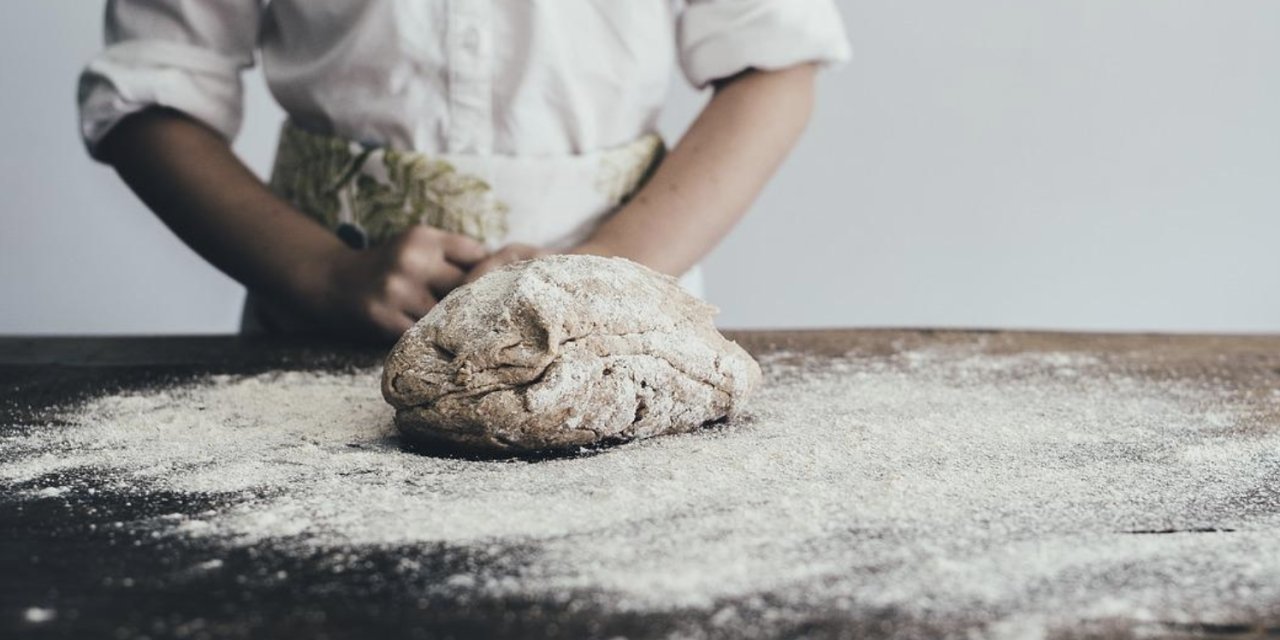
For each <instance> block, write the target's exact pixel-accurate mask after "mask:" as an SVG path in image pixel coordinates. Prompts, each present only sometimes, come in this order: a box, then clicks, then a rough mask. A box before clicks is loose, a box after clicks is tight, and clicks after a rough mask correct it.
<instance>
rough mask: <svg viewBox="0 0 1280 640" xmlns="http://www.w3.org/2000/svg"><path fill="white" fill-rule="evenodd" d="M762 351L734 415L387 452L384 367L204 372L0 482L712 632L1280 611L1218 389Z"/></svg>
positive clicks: (67, 440) (1093, 371)
mask: <svg viewBox="0 0 1280 640" xmlns="http://www.w3.org/2000/svg"><path fill="white" fill-rule="evenodd" d="M763 365H764V371H765V381H766V382H765V386H764V388H763V390H762V392H761V393H760V395H759V397H758V398H757V399H756V400H755V401H754V402H753V403H752V404H751V405H750V406H749V408H748V414H750V415H749V416H748V418H747V419H745V420H742V421H739V422H737V423H735V424H730V425H726V426H723V427H719V428H713V429H709V430H704V431H701V432H697V433H693V434H688V435H683V436H674V437H667V438H659V439H655V440H651V441H644V442H637V443H632V444H629V445H624V446H621V447H616V448H613V449H609V450H606V451H603V452H600V453H596V454H593V455H585V456H582V457H577V458H567V459H553V460H545V461H540V462H519V461H509V462H483V461H467V460H456V459H441V458H432V457H425V456H421V455H416V454H413V453H408V452H403V451H401V450H400V449H399V447H398V442H397V440H396V438H395V435H394V434H395V430H394V427H393V424H392V410H391V409H390V407H388V406H386V405H385V404H384V403H383V401H382V399H381V397H380V396H379V390H378V376H379V372H378V371H375V370H364V371H356V372H351V373H316V372H290V373H277V374H268V375H258V376H251V377H228V376H212V377H209V378H208V379H205V380H202V381H198V382H196V383H191V384H186V385H182V386H178V387H173V388H168V389H164V390H145V391H138V392H128V393H121V394H117V395H109V396H105V397H100V398H97V399H94V400H91V401H89V402H87V403H85V404H82V405H79V406H77V407H74V408H69V409H67V410H66V413H65V415H62V416H60V418H61V419H62V420H66V421H68V422H69V423H70V425H71V426H67V427H49V428H37V429H27V430H24V431H23V432H22V433H23V435H17V436H11V437H7V438H4V439H3V440H0V451H4V452H5V455H4V456H3V457H0V483H23V486H24V487H27V489H26V490H27V491H28V492H30V493H31V494H32V495H35V496H44V497H49V496H57V495H59V494H60V493H61V492H64V491H66V490H67V488H66V487H65V486H64V485H65V484H66V483H67V482H68V481H67V480H66V478H67V477H69V476H68V472H73V471H79V472H78V473H74V474H71V475H73V476H74V477H75V478H77V479H78V480H76V481H78V482H84V481H85V480H84V479H85V478H86V477H88V478H92V482H93V483H94V485H95V486H96V488H97V489H99V490H102V489H109V490H112V491H117V492H119V491H123V492H132V493H136V494H138V495H140V496H143V497H145V496H146V495H148V494H152V493H155V492H162V491H163V492H177V493H179V494H216V495H219V496H224V497H226V498H228V499H227V500H224V501H222V502H221V504H224V505H226V506H224V507H220V508H217V509H215V510H212V511H209V512H206V513H204V514H201V515H199V516H188V515H183V516H172V517H161V518H156V519H153V520H149V521H146V522H132V523H126V524H125V526H127V527H135V528H139V529H151V530H153V531H157V532H159V533H160V534H161V535H174V536H191V537H196V538H201V539H206V540H209V541H211V542H212V543H215V544H219V545H229V546H241V545H257V544H271V545H276V546H278V547H279V548H281V549H286V550H288V549H298V550H300V552H304V551H307V550H313V549H315V548H317V547H319V548H341V549H354V550H356V551H354V553H358V550H359V549H360V548H361V547H369V546H376V547H387V546H398V545H425V544H440V543H444V544H447V545H456V546H464V547H479V548H485V547H487V546H493V547H494V548H496V549H503V548H512V547H519V548H522V549H526V550H528V551H529V553H528V554H527V557H525V558H523V559H522V563H523V565H522V566H520V567H517V568H515V569H513V571H512V572H511V573H510V575H500V576H484V575H468V574H459V575H457V576H454V577H452V578H450V579H449V580H446V581H445V582H444V584H441V585H439V587H438V588H440V589H455V590H471V591H476V590H478V591H481V592H484V593H487V594H491V595H499V596H501V595H531V596H535V597H536V596H539V595H546V594H563V593H566V592H567V591H569V590H583V591H585V592H590V593H594V594H596V596H595V597H598V598H600V599H602V600H603V601H606V602H608V603H609V606H611V607H614V608H618V609H628V610H668V609H672V608H695V609H705V610H706V611H707V612H708V616H709V617H708V619H709V620H710V621H711V623H712V624H733V622H734V621H735V620H738V619H740V618H741V617H742V616H746V615H754V614H752V612H753V611H754V612H755V614H758V613H759V612H760V611H766V612H767V613H768V615H769V616H774V617H788V616H790V617H793V618H798V619H802V618H803V617H804V615H805V613H806V612H809V611H815V610H819V609H821V610H822V611H824V612H826V613H825V614H824V615H828V616H829V615H832V614H831V612H837V613H839V612H844V613H847V614H848V615H850V616H857V615H860V614H865V613H867V612H874V611H886V610H888V611H896V612H905V613H906V614H908V615H911V616H913V617H915V618H919V619H925V620H928V619H936V620H961V621H965V620H973V621H980V622H981V623H982V625H983V627H982V628H985V629H986V633H988V634H989V635H990V636H992V637H1026V636H1027V635H1028V633H1026V629H1027V628H1035V629H1042V630H1043V629H1052V628H1054V627H1055V626H1058V625H1070V624H1078V623H1079V622H1080V621H1091V620H1109V619H1122V620H1129V621H1134V622H1142V621H1160V622H1178V621H1185V620H1196V621H1201V622H1203V621H1215V620H1218V621H1223V622H1230V621H1233V620H1237V619H1239V617H1241V616H1259V615H1276V611H1277V603H1280V535H1277V530H1278V529H1280V515H1278V514H1280V432H1272V433H1269V434H1266V435H1254V436H1249V437H1241V436H1240V435H1238V434H1235V435H1233V434H1232V431H1231V428H1232V427H1233V426H1236V425H1239V424H1243V423H1245V422H1247V421H1249V420H1253V419H1256V416H1254V415H1253V414H1251V413H1250V412H1249V411H1246V410H1245V409H1244V408H1243V407H1241V406H1239V405H1234V404H1233V403H1232V400H1231V399H1230V397H1229V395H1228V394H1227V393H1226V392H1225V391H1222V390H1220V389H1217V388H1215V387H1213V386H1211V385H1208V384H1205V383H1203V382H1196V381H1190V380H1184V381H1157V380H1151V379H1144V378H1139V377H1130V376H1126V375H1121V374H1116V373H1113V372H1111V370H1110V369H1108V368H1107V367H1105V366H1103V365H1102V363H1100V362H1098V361H1096V360H1095V359H1093V358H1091V357H1089V356H1086V355H1080V354H1065V353H1042V354H1027V355H1018V356H997V355H989V354H984V353H981V352H979V351H977V350H966V349H958V348H950V349H931V350H919V351H910V352H906V353H902V354H899V355H897V356H893V357H877V358H867V357H854V356H850V357H846V358H837V359H834V360H826V359H823V360H813V359H809V358H807V357H804V356H800V355H796V354H777V355H774V356H771V357H768V358H766V359H765V360H764V362H763ZM1267 401H1268V402H1272V403H1276V404H1280V397H1276V396H1275V395H1274V394H1273V395H1272V397H1271V399H1270V400H1267ZM84 470H92V473H89V474H86V473H84V472H83V471H84ZM1195 530H1209V531H1210V532H1209V533H1204V532H1201V533H1196V532H1194V531H1195ZM1166 531H1174V532H1173V533H1167V534H1161V533H1158V532H1166ZM1215 531H1216V532H1215ZM1135 532H1137V533H1135ZM1142 532H1148V533H1142ZM219 564H220V563H218V562H217V561H216V560H214V561H208V562H205V563H203V564H201V565H200V566H201V567H202V568H206V569H211V568H216V567H217V566H219ZM404 570H405V571H412V570H413V567H412V566H409V565H406V566H405V567H404ZM1010 634H1013V635H1010ZM1031 635H1034V634H1031Z"/></svg>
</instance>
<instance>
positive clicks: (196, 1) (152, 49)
mask: <svg viewBox="0 0 1280 640" xmlns="http://www.w3.org/2000/svg"><path fill="white" fill-rule="evenodd" d="M261 14H262V4H261V0H111V1H109V2H108V3H107V11H106V42H107V47H106V49H105V50H104V51H103V52H102V53H101V54H99V55H98V56H96V57H95V58H93V59H92V60H91V61H90V62H89V64H88V65H87V66H86V67H85V69H84V72H83V73H81V75H80V81H79V86H78V90H77V99H78V101H79V105H80V134H81V136H82V137H83V139H84V143H85V146H86V147H87V148H88V149H89V153H90V155H92V156H93V157H95V158H99V159H100V158H101V156H100V148H99V143H100V142H101V141H102V139H103V138H104V137H106V135H107V133H108V132H110V131H111V129H112V128H113V127H115V126H116V125H117V124H118V123H119V122H120V121H121V120H122V119H124V118H125V117H126V116H128V115H130V114H132V113H136V112H138V111H142V110H144V109H146V108H148V107H153V106H160V107H167V108H170V109H175V110H178V111H181V112H183V113H185V114H186V115H189V116H191V117H192V118H195V119H197V120H199V121H201V122H203V123H205V124H206V125H208V126H210V127H212V128H213V129H215V130H217V131H218V132H220V133H221V134H222V135H224V136H226V137H227V138H228V139H231V138H234V137H235V135H236V133H237V132H238V131H239V129H240V122H241V119H242V113H243V104H242V102H243V87H242V85H241V82H240V72H241V71H243V70H244V69H246V68H248V67H251V66H253V55H254V49H255V47H256V43H257V35H258V29H259V25H260V22H261V18H262V15H261Z"/></svg>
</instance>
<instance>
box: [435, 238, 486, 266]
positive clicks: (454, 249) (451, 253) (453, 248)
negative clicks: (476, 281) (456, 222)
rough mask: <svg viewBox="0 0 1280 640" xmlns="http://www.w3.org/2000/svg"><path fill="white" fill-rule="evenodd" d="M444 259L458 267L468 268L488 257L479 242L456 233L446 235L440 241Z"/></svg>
mask: <svg viewBox="0 0 1280 640" xmlns="http://www.w3.org/2000/svg"><path fill="white" fill-rule="evenodd" d="M440 248H441V249H443V250H444V258H445V260H448V261H449V262H452V263H454V264H456V265H458V266H460V267H470V266H472V265H474V264H476V263H478V262H480V261H482V260H484V259H485V258H488V257H489V250H488V249H486V248H485V246H484V245H483V244H481V243H480V242H479V241H477V240H475V239H472V238H468V237H467V236H463V235H458V234H456V233H446V234H444V237H443V238H441V239H440Z"/></svg>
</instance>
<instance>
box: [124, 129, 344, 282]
mask: <svg viewBox="0 0 1280 640" xmlns="http://www.w3.org/2000/svg"><path fill="white" fill-rule="evenodd" d="M103 144H104V147H103V148H104V152H105V156H106V159H107V161H108V162H110V163H111V164H112V165H113V166H114V167H115V168H116V170H117V171H118V172H119V174H120V176H121V177H122V178H123V179H124V181H125V182H126V183H128V185H129V186H130V187H131V188H132V189H133V190H134V192H136V193H137V194H138V196H139V197H140V198H142V200H143V201H144V202H145V203H146V204H147V206H149V207H150V208H151V209H152V210H153V211H154V212H155V213H156V215H158V216H159V217H160V219H161V220H163V221H164V223H165V224H166V225H168V226H169V228H170V229H172V230H173V232H174V233H175V234H177V235H178V237H179V238H181V239H182V240H183V241H184V242H186V243H187V245H189V246H190V247H191V248H192V249H194V250H195V251H196V252H197V253H199V254H200V255H201V256H202V257H204V258H205V259H206V260H208V261H209V262H210V263H211V264H213V265H214V266H216V267H217V268H219V269H221V270H222V271H223V272H225V273H226V274H227V275H229V276H231V277H232V278H235V279H236V280H238V281H239V282H241V283H242V284H244V285H245V286H247V287H249V288H250V289H253V290H259V291H264V292H267V293H269V294H272V295H274V296H280V297H281V298H282V299H286V300H288V299H294V298H296V296H297V294H298V291H299V289H302V288H307V287H311V288H319V287H322V286H323V284H324V283H321V282H317V281H316V280H317V279H318V278H321V277H323V276H322V275H321V274H322V272H323V269H322V268H321V266H322V264H320V263H321V262H322V261H323V257H324V256H326V255H333V253H334V252H339V251H342V250H345V247H344V246H343V245H342V244H341V242H340V241H339V240H338V239H337V238H336V237H335V236H334V235H333V234H331V233H329V232H328V231H327V230H325V229H324V228H323V227H322V226H320V225H319V224H317V223H315V222H313V221H311V220H310V219H308V218H306V217H305V216H303V215H302V214H301V213H300V212H298V211H297V210H296V209H294V208H293V207H292V206H291V205H289V204H288V203H287V202H285V201H284V200H281V199H280V198H278V197H276V196H275V195H274V194H273V193H271V191H270V190H269V189H268V188H267V187H266V185H264V184H263V183H262V181H261V180H259V179H258V177H257V176H255V175H254V174H253V173H252V172H251V171H250V170H249V169H248V168H247V167H246V166H245V165H244V164H243V163H242V162H241V161H240V160H239V159H238V158H237V157H236V156H235V154H234V153H233V152H232V150H231V148H230V146H229V145H228V143H227V141H226V140H225V139H223V138H222V137H221V136H219V135H218V134H217V133H216V132H214V131H213V130H211V129H209V128H207V127H205V126H204V125H202V124H199V123H197V122H195V121H193V120H191V119H189V118H187V117H184V116H182V115H180V114H177V113H175V112H171V111H165V110H158V109H156V110H149V111H146V112H143V113H140V114H136V115H133V116H131V117H129V118H127V119H126V120H125V121H123V122H121V123H120V124H119V125H118V126H117V127H116V129H115V130H113V131H112V132H111V133H110V134H109V135H108V137H107V139H106V140H104V141H103Z"/></svg>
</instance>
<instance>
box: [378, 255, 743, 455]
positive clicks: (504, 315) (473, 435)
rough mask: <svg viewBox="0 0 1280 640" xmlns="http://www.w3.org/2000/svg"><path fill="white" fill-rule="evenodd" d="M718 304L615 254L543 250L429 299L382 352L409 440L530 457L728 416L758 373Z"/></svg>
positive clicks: (387, 391)
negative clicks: (719, 317)
mask: <svg viewBox="0 0 1280 640" xmlns="http://www.w3.org/2000/svg"><path fill="white" fill-rule="evenodd" d="M715 313H716V309H715V307H713V306H711V305H709V304H707V303H705V302H703V301H702V300H699V299H698V298H695V297H694V296H692V295H690V294H689V293H688V292H686V291H685V290H684V289H682V288H681V287H680V286H679V285H678V284H677V283H676V280H675V279H674V278H671V277H668V276H664V275H662V274H659V273H657V272H655V271H652V270H650V269H648V268H645V267H643V266H640V265H638V264H636V263H634V262H631V261H629V260H625V259H622V258H602V257H597V256H550V257H547V258H540V259H538V260H530V261H526V262H521V263H517V264H513V265H509V266H507V267H504V268H502V269H499V270H496V271H494V272H492V273H490V274H487V275H486V276H484V277H483V278H481V279H479V280H477V281H476V282H474V283H472V284H470V285H468V286H464V287H461V288H459V289H457V290H455V291H454V292H453V293H451V294H450V295H449V296H447V297H446V298H445V299H444V300H443V301H441V302H440V304H438V305H436V307H435V308H434V309H432V310H431V312H430V313H428V314H427V315H426V316H425V317H424V318H422V320H420V321H418V323H417V324H416V325H415V326H414V327H413V328H412V329H410V330H409V331H408V332H407V333H405V335H404V336H403V337H402V338H401V339H400V341H399V342H398V343H397V344H396V346H395V347H394V348H393V349H392V350H391V354H390V355H389V356H388V357H387V361H386V366H385V369H384V370H383V377H382V394H383V397H384V398H386V400H387V402H389V403H390V404H391V405H392V406H394V407H395V408H396V424H397V426H398V427H399V429H400V432H401V433H402V434H403V435H404V437H405V438H406V439H409V440H411V441H415V442H417V443H421V444H426V445H434V446H441V445H443V446H444V447H445V448H448V449H452V450H462V451H466V452H472V453H482V454H495V453H496V454H502V453H530V452H537V451H546V450H555V449H565V448H570V447H577V446H583V445H593V444H599V443H604V442H615V441H624V440H631V439H636V438H648V437H652V436H656V435H661V434H667V433H680V432H685V431H690V430H692V429H696V428H697V427H699V426H701V425H704V424H707V423H709V422H715V421H718V420H722V419H724V418H726V417H729V416H730V415H731V414H733V412H734V411H735V409H737V408H738V407H740V406H741V405H742V403H743V402H744V401H745V400H746V399H747V397H748V395H750V393H751V392H752V390H753V389H754V388H755V387H757V386H758V385H759V383H760V367H759V365H758V364H756V361H755V360H753V359H752V358H751V356H750V355H748V354H747V352H746V351H744V350H743V349H742V348H741V347H739V346H738V345H737V343H735V342H732V341H730V340H727V339H726V338H725V337H724V336H722V335H720V332H719V331H717V330H716V328H715V325H714V323H713V322H712V318H713V316H714V315H715Z"/></svg>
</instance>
